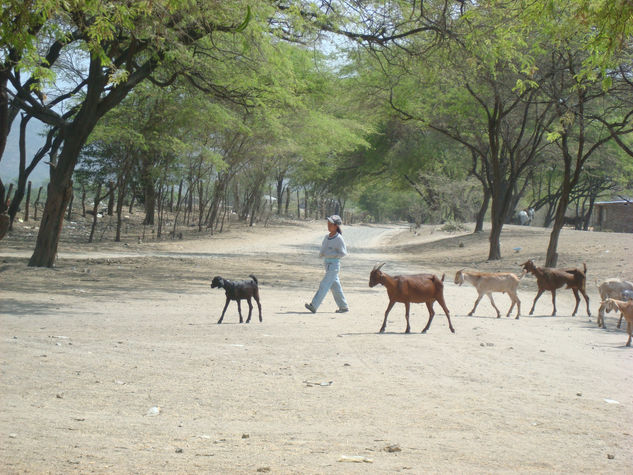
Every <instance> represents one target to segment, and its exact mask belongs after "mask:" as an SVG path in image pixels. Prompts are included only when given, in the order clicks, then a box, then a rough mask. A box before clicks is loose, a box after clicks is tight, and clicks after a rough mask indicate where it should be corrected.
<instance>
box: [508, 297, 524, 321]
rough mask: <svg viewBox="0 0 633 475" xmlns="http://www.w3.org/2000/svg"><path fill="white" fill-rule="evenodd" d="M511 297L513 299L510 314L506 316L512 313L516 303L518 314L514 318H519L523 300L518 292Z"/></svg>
mask: <svg viewBox="0 0 633 475" xmlns="http://www.w3.org/2000/svg"><path fill="white" fill-rule="evenodd" d="M510 298H511V299H512V305H511V306H510V310H508V314H507V315H506V317H509V316H510V314H511V313H512V309H513V308H514V304H516V306H517V316H516V317H515V318H514V319H515V320H518V319H519V316H520V315H521V301H520V300H519V297H518V295H517V294H510Z"/></svg>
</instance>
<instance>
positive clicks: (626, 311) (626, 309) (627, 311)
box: [600, 299, 633, 346]
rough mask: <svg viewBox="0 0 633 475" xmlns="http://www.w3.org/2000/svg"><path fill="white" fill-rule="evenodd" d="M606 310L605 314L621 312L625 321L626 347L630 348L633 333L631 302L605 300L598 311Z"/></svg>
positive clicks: (632, 302) (632, 306)
mask: <svg viewBox="0 0 633 475" xmlns="http://www.w3.org/2000/svg"><path fill="white" fill-rule="evenodd" d="M603 310H606V311H607V312H610V311H612V310H613V311H614V312H617V311H618V310H619V311H620V312H622V315H623V316H624V318H625V319H626V331H627V333H628V334H629V339H628V341H627V342H626V346H631V338H632V333H633V300H627V301H626V302H625V301H623V300H616V299H606V300H605V301H604V302H602V305H600V311H603Z"/></svg>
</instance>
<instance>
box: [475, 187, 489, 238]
mask: <svg viewBox="0 0 633 475" xmlns="http://www.w3.org/2000/svg"><path fill="white" fill-rule="evenodd" d="M489 204H490V190H489V189H488V187H485V188H484V198H483V201H482V202H481V207H480V208H479V212H478V213H477V220H476V223H475V232H476V233H480V232H482V231H483V230H484V220H485V219H486V212H487V211H488V205H489Z"/></svg>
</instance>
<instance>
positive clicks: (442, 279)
mask: <svg viewBox="0 0 633 475" xmlns="http://www.w3.org/2000/svg"><path fill="white" fill-rule="evenodd" d="M445 275H446V274H442V278H441V279H440V280H441V281H442V282H444V276H445Z"/></svg>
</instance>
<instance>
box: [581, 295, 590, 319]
mask: <svg viewBox="0 0 633 475" xmlns="http://www.w3.org/2000/svg"><path fill="white" fill-rule="evenodd" d="M580 293H581V294H582V296H583V297H584V298H585V302H587V315H588V316H590V317H591V310H589V296H588V295H587V292H585V291H584V289H580Z"/></svg>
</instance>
